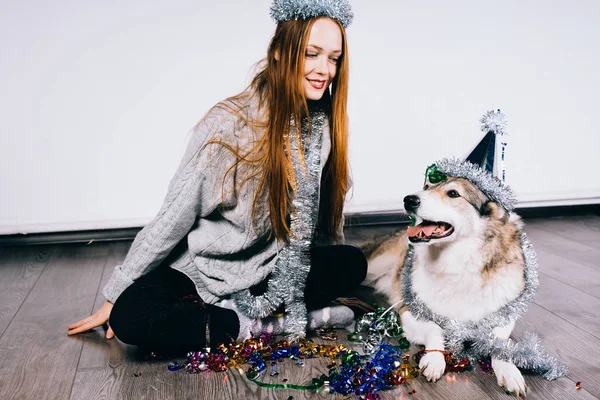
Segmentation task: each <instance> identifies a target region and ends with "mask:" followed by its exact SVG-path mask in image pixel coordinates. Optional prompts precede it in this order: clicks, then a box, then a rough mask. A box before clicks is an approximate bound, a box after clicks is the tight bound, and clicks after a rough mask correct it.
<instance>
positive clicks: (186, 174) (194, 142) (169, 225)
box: [102, 108, 234, 303]
mask: <svg viewBox="0 0 600 400" xmlns="http://www.w3.org/2000/svg"><path fill="white" fill-rule="evenodd" d="M233 129H234V117H233V116H232V115H231V114H229V113H227V112H225V111H223V110H221V109H218V108H213V109H212V110H211V111H210V112H209V113H208V114H207V115H206V116H205V117H204V118H203V119H202V120H201V121H200V122H199V123H198V125H197V126H196V127H195V128H194V129H193V131H192V135H191V137H190V139H189V142H188V145H187V148H186V150H185V153H184V156H183V159H182V161H181V163H180V165H179V168H178V169H177V172H176V173H175V176H174V177H173V178H172V179H171V182H170V184H169V187H168V190H167V194H166V197H165V199H164V202H163V205H162V207H161V208H160V211H159V212H158V214H157V215H156V216H155V217H154V218H153V219H152V221H151V222H150V223H148V224H147V225H146V226H145V227H144V228H143V229H142V230H141V231H140V232H139V233H138V234H137V236H136V237H135V240H134V241H133V243H132V245H131V248H130V249H129V252H128V253H127V255H126V257H125V260H124V261H123V263H122V264H120V265H117V266H116V267H115V269H114V271H113V273H112V276H111V277H110V279H109V281H108V283H107V284H106V285H105V286H104V289H103V290H102V294H103V295H104V297H105V298H106V299H107V300H108V301H110V302H113V303H114V302H115V300H116V299H117V298H118V297H119V295H120V294H121V293H122V292H123V291H124V290H125V289H126V288H127V287H128V286H129V285H131V284H132V283H133V281H134V280H135V279H137V278H139V277H141V276H142V275H144V274H146V273H148V272H150V271H151V270H152V269H154V268H155V267H156V266H158V265H159V264H160V263H161V262H162V261H163V260H164V259H165V258H166V257H167V255H168V254H169V253H170V252H171V250H173V248H174V247H175V246H176V245H177V244H178V243H179V242H180V241H181V240H182V239H183V238H184V237H186V236H187V234H188V233H189V231H190V229H191V228H192V226H193V225H194V223H195V222H196V219H197V216H198V215H199V214H200V213H201V211H202V209H203V207H209V206H211V205H210V204H202V203H203V202H204V203H206V202H212V203H216V202H218V201H219V199H211V198H210V197H208V198H207V196H210V194H208V195H207V193H213V192H216V191H214V190H213V188H214V186H215V184H216V183H217V181H218V182H221V181H222V179H223V176H224V174H225V172H226V170H227V168H226V167H225V166H224V165H225V164H226V163H224V161H225V160H224V158H225V157H228V155H226V154H225V152H229V151H228V150H226V149H225V148H224V147H223V146H220V145H208V146H206V147H203V146H204V145H205V144H206V143H207V141H208V140H209V139H211V138H217V137H218V138H223V137H232V136H233V135H232V133H231V132H232V131H233ZM229 157H230V155H229ZM214 197H216V194H215V195H214ZM207 200H208V201H207Z"/></svg>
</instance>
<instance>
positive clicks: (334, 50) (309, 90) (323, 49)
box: [302, 18, 342, 100]
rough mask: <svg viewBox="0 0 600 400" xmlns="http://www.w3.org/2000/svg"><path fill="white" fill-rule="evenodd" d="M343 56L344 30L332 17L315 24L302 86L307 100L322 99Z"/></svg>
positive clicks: (307, 51) (321, 19) (306, 57)
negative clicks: (342, 30)
mask: <svg viewBox="0 0 600 400" xmlns="http://www.w3.org/2000/svg"><path fill="white" fill-rule="evenodd" d="M341 56H342V32H341V30H340V27H339V25H338V24H337V23H336V22H335V21H333V20H332V19H330V18H319V19H317V20H316V21H315V23H314V24H313V26H312V28H311V31H310V37H309V39H308V45H307V47H306V52H305V56H304V76H303V79H302V87H303V89H304V95H305V96H306V99H307V100H320V99H321V97H323V93H325V90H327V88H328V87H329V85H330V84H331V82H332V81H333V79H334V78H335V75H336V73H337V64H338V60H339V59H340V57H341Z"/></svg>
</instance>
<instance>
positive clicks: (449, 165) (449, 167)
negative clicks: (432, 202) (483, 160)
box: [428, 158, 517, 212]
mask: <svg viewBox="0 0 600 400" xmlns="http://www.w3.org/2000/svg"><path fill="white" fill-rule="evenodd" d="M434 165H435V167H436V168H437V170H438V171H440V172H442V173H444V174H446V175H449V176H453V177H456V178H465V179H468V180H470V181H471V182H473V184H474V185H475V186H477V187H478V188H479V189H480V190H481V191H482V192H483V193H484V194H485V195H486V196H488V197H489V198H490V199H492V200H494V201H495V202H496V203H498V204H499V205H500V206H501V207H502V208H504V209H505V210H506V211H508V212H510V211H512V210H514V208H515V205H516V204H517V198H516V196H515V193H514V192H513V190H512V189H511V188H510V186H507V185H504V184H503V183H502V181H501V180H500V179H498V178H496V177H495V176H494V175H492V174H491V173H490V172H487V171H485V170H483V169H482V168H480V167H478V166H477V165H475V164H472V163H470V162H468V161H463V160H459V159H457V158H444V159H442V160H440V161H438V162H436V163H435V164H434ZM428 171H429V169H428Z"/></svg>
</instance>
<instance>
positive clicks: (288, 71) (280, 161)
mask: <svg viewBox="0 0 600 400" xmlns="http://www.w3.org/2000/svg"><path fill="white" fill-rule="evenodd" d="M315 21H316V19H307V20H290V21H285V22H281V23H279V24H278V25H277V28H276V30H275V34H274V35H273V38H272V39H271V42H270V44H269V48H268V51H267V57H266V59H264V60H263V63H264V65H263V67H262V68H261V70H260V71H259V72H258V73H257V74H256V75H255V77H254V79H253V80H252V82H251V83H250V85H249V86H248V88H247V89H246V91H244V92H242V93H241V94H239V95H237V96H233V97H232V98H230V99H227V101H226V102H224V103H225V104H227V103H229V104H234V105H235V104H238V105H239V104H241V103H242V102H243V100H242V98H243V97H244V96H245V94H246V93H247V92H248V91H256V92H257V94H258V96H259V109H261V110H265V111H266V112H265V117H266V121H262V122H260V121H258V122H257V121H246V122H249V123H251V124H253V125H254V126H255V127H257V128H259V129H264V135H262V136H261V137H260V139H259V140H258V142H257V143H256V145H255V146H254V147H253V148H252V150H251V151H250V152H248V153H246V154H244V155H241V154H239V152H237V151H235V150H234V149H233V148H231V147H230V146H228V145H227V144H226V143H223V142H222V141H220V140H219V141H218V142H219V143H221V144H223V145H225V146H226V147H228V148H229V149H230V150H231V151H234V153H235V154H236V155H237V158H238V162H240V161H244V162H249V163H252V164H254V165H255V166H257V167H258V171H259V173H258V174H259V176H260V183H259V185H258V190H257V191H256V194H255V197H254V204H253V208H252V214H253V217H254V215H255V213H256V207H257V204H259V199H260V197H261V194H262V193H263V191H264V190H266V191H267V195H268V202H269V212H270V214H269V216H270V222H271V227H272V230H273V234H274V235H275V237H276V238H277V239H280V240H283V241H286V242H287V241H288V236H289V234H290V227H289V225H288V221H287V215H288V212H289V211H291V204H292V190H291V188H292V187H293V185H294V182H295V177H294V170H293V168H290V166H291V158H290V155H289V154H287V152H286V151H285V149H286V148H287V149H289V148H290V143H289V140H290V135H292V134H294V135H299V134H300V132H299V129H300V127H299V125H300V124H296V126H297V131H296V132H290V118H293V119H294V120H295V121H300V120H301V119H302V117H305V116H308V104H307V101H306V97H305V95H304V89H303V87H302V80H303V75H304V60H305V51H306V47H307V45H308V40H309V37H310V32H311V29H312V26H313V24H314V23H315ZM333 21H335V22H336V23H337V24H338V26H339V28H340V31H341V33H342V55H341V56H340V57H339V59H338V62H337V72H336V75H335V78H334V80H333V82H332V84H331V94H329V92H328V91H326V92H325V95H324V99H322V101H326V102H330V104H329V105H328V107H327V108H328V109H330V116H329V118H330V121H329V125H330V133H331V152H330V155H329V158H328V161H327V164H326V165H325V168H324V171H323V175H322V179H321V204H320V206H319V229H320V231H321V234H323V235H324V236H325V237H327V238H329V239H331V240H336V239H339V232H338V227H339V226H340V224H341V222H342V218H343V217H344V216H343V208H344V201H345V198H346V192H347V190H348V185H349V178H348V174H349V169H348V118H347V98H348V75H349V74H348V70H349V68H348V48H347V41H346V32H345V29H344V27H343V25H342V24H341V23H340V22H339V21H337V20H333ZM224 103H220V105H217V106H223V107H226V108H229V109H230V111H234V112H235V110H232V108H235V107H232V106H231V105H224ZM286 142H287V143H286ZM301 156H302V158H303V155H301ZM232 168H233V167H232Z"/></svg>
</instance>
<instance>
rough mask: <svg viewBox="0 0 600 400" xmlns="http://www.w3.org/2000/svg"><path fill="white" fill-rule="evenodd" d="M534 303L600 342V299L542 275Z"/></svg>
mask: <svg viewBox="0 0 600 400" xmlns="http://www.w3.org/2000/svg"><path fill="white" fill-rule="evenodd" d="M534 302H535V303H536V304H538V305H540V306H542V307H543V308H545V309H546V310H548V311H550V312H551V313H552V314H554V315H557V316H559V317H560V318H562V319H564V320H565V321H567V322H570V323H571V324H573V325H574V326H576V327H578V328H579V329H581V330H583V331H585V332H587V333H588V334H590V335H592V336H594V337H596V338H597V339H599V340H600V299H598V298H596V297H593V296H590V295H588V294H586V293H583V292H582V291H580V290H577V289H575V288H572V287H570V286H567V285H565V284H564V283H562V282H560V281H558V280H556V279H554V278H550V277H548V276H546V275H543V274H540V287H539V290H538V293H537V295H536V297H535V299H534Z"/></svg>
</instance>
